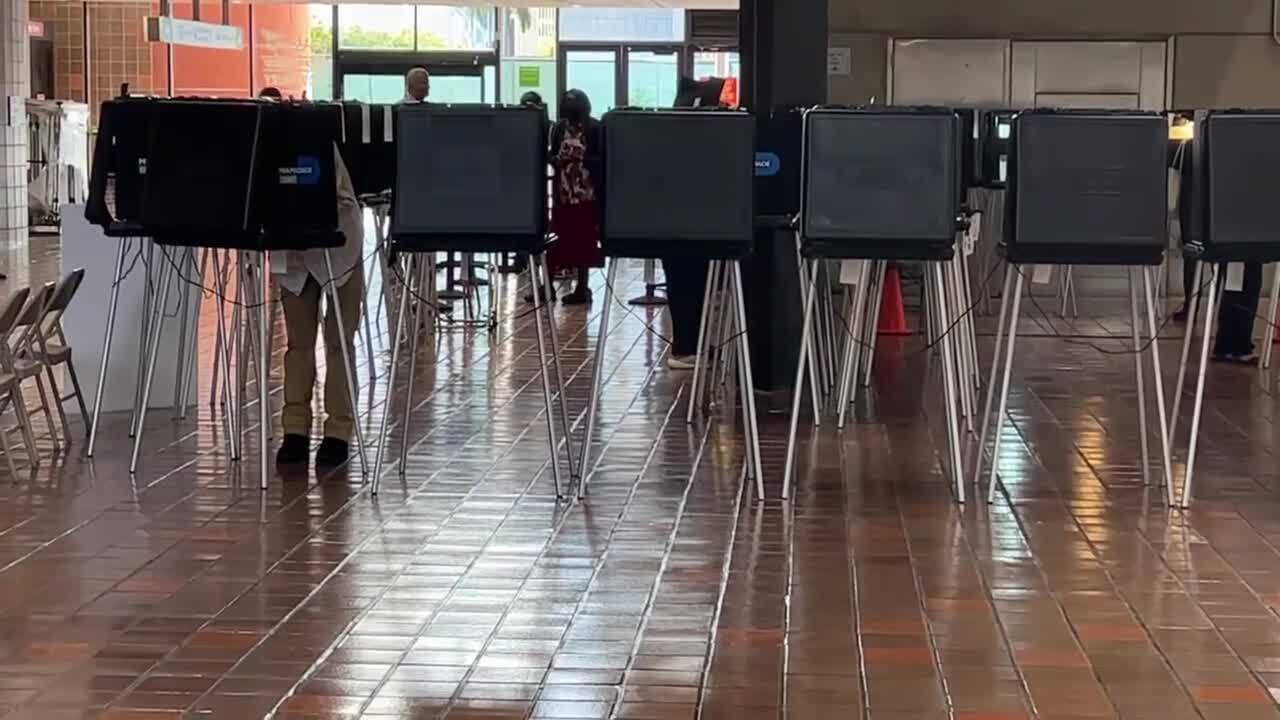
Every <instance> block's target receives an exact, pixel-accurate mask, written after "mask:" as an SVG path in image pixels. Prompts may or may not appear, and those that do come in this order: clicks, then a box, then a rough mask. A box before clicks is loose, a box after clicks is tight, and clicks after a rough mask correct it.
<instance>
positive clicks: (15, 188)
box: [0, 0, 31, 251]
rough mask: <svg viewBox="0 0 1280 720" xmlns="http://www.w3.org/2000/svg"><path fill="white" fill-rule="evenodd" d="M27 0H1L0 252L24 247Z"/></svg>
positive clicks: (28, 82) (28, 80)
mask: <svg viewBox="0 0 1280 720" xmlns="http://www.w3.org/2000/svg"><path fill="white" fill-rule="evenodd" d="M27 11H28V7H27V0H0V103H3V106H2V107H0V251H11V250H13V249H15V248H19V247H22V248H25V247H26V244H27V127H26V125H27V116H26V110H25V107H24V102H25V100H26V98H27V96H29V95H30V94H31V64H30V59H31V57H30V56H31V50H30V41H29V40H28V38H27Z"/></svg>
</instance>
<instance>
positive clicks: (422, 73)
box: [401, 66, 431, 103]
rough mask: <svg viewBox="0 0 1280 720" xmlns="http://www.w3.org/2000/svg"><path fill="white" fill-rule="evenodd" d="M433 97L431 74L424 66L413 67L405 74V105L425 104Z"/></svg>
mask: <svg viewBox="0 0 1280 720" xmlns="http://www.w3.org/2000/svg"><path fill="white" fill-rule="evenodd" d="M429 95H431V73H429V72H427V69H426V68H424V67H422V66H417V67H411V68H409V72H407V73H405V74H404V100H401V102H404V103H424V102H426V101H427V97H428V96H429Z"/></svg>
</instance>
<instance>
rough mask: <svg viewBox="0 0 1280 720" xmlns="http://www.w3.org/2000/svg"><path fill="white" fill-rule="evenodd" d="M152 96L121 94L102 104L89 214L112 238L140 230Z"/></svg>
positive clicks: (88, 200)
mask: <svg viewBox="0 0 1280 720" xmlns="http://www.w3.org/2000/svg"><path fill="white" fill-rule="evenodd" d="M155 102H156V101H155V100H153V99H151V98H130V97H122V98H118V99H115V100H108V101H106V102H104V103H102V107H101V108H100V110H99V112H98V137H97V140H96V141H95V143H94V147H93V170H92V172H91V173H90V175H89V196H88V198H87V200H86V203H85V218H86V219H87V220H88V221H89V222H91V223H93V224H95V225H98V226H100V227H102V229H103V231H104V232H105V233H106V235H107V236H108V237H133V236H137V235H142V234H143V232H142V226H141V225H140V224H139V222H140V216H141V210H142V181H143V178H144V175H145V173H146V169H147V144H148V143H149V141H150V122H151V111H152V108H153V107H154V105H155Z"/></svg>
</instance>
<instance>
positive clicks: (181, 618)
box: [0, 245, 1280, 720]
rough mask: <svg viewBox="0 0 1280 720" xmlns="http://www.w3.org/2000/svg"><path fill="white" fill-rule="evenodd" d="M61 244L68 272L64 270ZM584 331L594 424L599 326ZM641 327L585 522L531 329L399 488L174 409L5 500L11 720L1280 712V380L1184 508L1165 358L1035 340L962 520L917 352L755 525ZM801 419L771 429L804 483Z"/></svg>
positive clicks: (3, 561)
mask: <svg viewBox="0 0 1280 720" xmlns="http://www.w3.org/2000/svg"><path fill="white" fill-rule="evenodd" d="M31 257H32V261H33V263H34V267H33V269H32V271H31V277H34V278H42V277H46V276H48V275H50V274H52V272H53V271H52V268H53V267H55V266H56V261H57V254H56V246H54V247H49V246H46V245H38V246H36V247H34V248H33V249H32V252H31ZM14 276H15V277H14V279H12V280H10V285H12V284H13V283H15V282H21V281H22V278H21V273H14ZM639 287H640V285H639V276H638V274H637V273H636V272H635V271H634V268H633V269H632V271H630V272H628V273H627V274H626V283H625V285H624V286H622V287H619V288H618V289H619V291H620V292H621V294H622V295H624V296H627V297H630V296H631V295H634V294H638V292H639ZM0 289H2V288H0ZM513 297H514V295H513ZM599 306H600V301H599V300H597V303H596V307H595V308H594V309H593V310H594V311H595V312H598V311H599V309H600V307H599ZM1046 307H1048V303H1046ZM522 311H523V310H522V309H515V310H514V311H513V312H522ZM557 313H558V318H559V321H560V323H561V328H562V333H561V337H562V340H563V341H564V342H565V345H566V348H565V350H564V354H563V357H564V359H565V361H566V372H567V374H568V375H570V376H571V381H570V390H569V397H570V406H571V409H572V410H573V412H574V413H575V415H576V416H577V417H578V418H579V419H580V418H581V413H582V411H583V409H584V407H585V400H586V395H587V392H588V384H589V373H590V365H589V360H590V359H591V348H592V347H593V338H594V333H595V324H594V322H593V323H591V324H589V325H588V323H587V320H588V316H589V313H588V311H586V310H583V309H570V308H560V309H558V310H557ZM590 317H592V318H594V317H595V315H593V314H592V315H590ZM655 317H657V316H655ZM614 318H615V320H616V322H617V326H616V328H615V331H614V332H615V334H614V335H612V336H611V337H612V338H613V340H612V341H611V349H610V351H609V355H610V356H609V358H608V359H607V362H606V367H607V368H608V372H609V373H610V377H609V379H608V382H607V384H606V386H605V393H604V400H603V406H602V407H603V410H602V415H601V419H602V423H601V426H600V428H599V432H598V435H597V437H596V438H595V442H596V444H597V454H598V455H599V456H600V463H599V466H598V470H597V472H596V474H595V476H594V479H593V482H592V485H591V493H590V496H589V498H588V500H587V501H586V502H585V503H583V504H580V505H574V506H564V505H557V503H556V502H555V498H554V494H553V492H552V484H551V479H550V475H549V472H548V468H547V465H546V455H547V453H546V444H545V434H544V433H545V432H546V430H545V428H546V426H545V423H543V422H542V418H541V416H540V413H541V410H542V396H541V390H540V387H539V385H538V384H537V374H536V370H537V365H536V361H535V356H534V355H533V354H532V351H531V348H532V339H533V334H532V318H531V317H528V316H524V317H520V318H518V319H516V318H510V317H509V318H508V319H507V320H506V321H505V322H504V325H503V328H502V332H501V333H500V334H499V336H498V337H497V338H496V339H492V338H490V337H489V336H486V335H483V334H481V335H469V336H464V335H463V334H461V333H451V334H447V335H445V336H444V338H443V341H442V342H441V344H440V346H439V358H438V360H434V361H431V362H424V363H423V364H422V366H421V370H422V374H420V376H419V379H420V382H421V384H420V385H419V387H420V388H422V390H420V391H419V392H418V393H416V394H415V396H414V397H413V399H412V401H413V408H414V409H413V414H412V424H411V428H412V431H411V433H410V434H411V438H412V442H413V443H414V444H413V446H412V448H411V449H410V453H409V463H408V466H407V468H406V470H407V472H406V477H405V479H404V480H403V481H401V480H400V479H399V478H398V477H397V475H398V472H397V470H395V469H393V470H392V471H391V474H390V475H389V476H388V477H387V480H386V481H385V482H384V485H383V492H382V493H381V494H380V495H379V496H378V497H377V498H376V499H373V498H371V497H370V496H369V495H368V493H367V492H363V491H362V490H361V486H360V479H359V477H354V476H353V477H348V476H346V475H335V476H330V477H324V478H320V479H318V480H317V479H316V478H314V477H288V478H279V477H276V478H273V481H272V484H271V487H270V489H269V490H268V491H267V492H265V493H260V492H259V491H258V490H257V488H256V475H255V472H254V469H255V466H254V463H252V462H246V463H245V466H244V468H243V469H242V470H241V471H239V472H237V469H236V468H234V467H233V466H231V465H229V464H228V462H227V461H226V459H225V458H224V454H223V452H222V438H221V436H220V432H221V431H220V430H219V427H218V425H217V424H216V423H215V422H213V421H212V419H211V416H210V411H209V410H208V408H205V409H203V410H202V412H201V416H202V417H201V418H200V419H199V420H196V419H193V420H191V421H188V422H186V423H178V422H174V421H173V419H172V417H171V416H170V415H169V413H167V412H156V413H154V414H153V416H152V420H151V422H150V423H149V427H148V429H147V433H146V450H145V457H144V462H143V467H142V469H141V471H140V472H139V474H138V476H137V478H136V480H131V479H130V477H129V475H128V473H127V472H126V467H127V465H126V464H127V454H128V442H127V439H126V438H125V437H124V434H125V431H124V428H123V423H124V419H123V418H113V419H112V421H111V424H110V426H108V427H104V429H103V436H102V441H101V442H102V445H101V446H100V448H99V457H97V458H95V459H94V460H93V461H88V460H86V459H85V458H84V457H83V442H79V443H77V445H76V447H75V448H73V450H72V451H71V452H70V453H69V456H67V457H65V458H62V459H60V460H58V461H57V462H56V463H54V464H52V466H50V464H46V466H45V467H43V468H42V469H41V470H40V471H39V472H37V473H35V475H34V477H23V478H19V479H16V480H14V481H13V482H12V483H10V482H7V481H6V482H5V483H4V484H3V485H0V494H2V495H3V501H2V502H0V717H3V718H4V719H5V720H67V719H69V718H89V717H93V718H98V717H102V718H111V719H113V720H125V719H130V720H167V719H168V718H178V717H193V718H206V717H207V718H228V719H229V720H239V719H241V718H259V717H263V716H264V715H266V714H268V713H274V714H275V717H277V718H316V719H319V718H356V717H364V718H371V719H373V718H382V719H384V720H389V719H391V718H434V717H440V716H447V717H448V718H450V719H451V720H461V719H463V718H524V717H534V718H621V719H628V720H640V719H652V720H656V719H658V718H682V719H691V718H703V719H705V720H713V719H715V720H718V719H721V718H726V719H727V718H787V719H789V720H807V719H809V718H822V719H826V718H865V717H870V718H873V719H874V720H934V719H935V718H949V717H954V718H963V719H964V720H1020V719H1022V718H1032V717H1036V718H1042V719H1044V720H1068V719H1084V718H1113V717H1115V718H1126V719H1131V720H1183V719H1184V718H1204V719H1205V720H1254V719H1255V718H1280V710H1278V709H1277V704H1276V702H1277V701H1276V697H1280V618H1278V617H1277V615H1276V611H1275V607H1276V606H1280V496H1278V495H1277V492H1276V488H1277V487H1280V482H1278V479H1280V478H1278V473H1277V470H1276V467H1275V465H1276V462H1275V458H1274V455H1273V445H1274V444H1275V440H1274V438H1275V437H1276V436H1277V435H1276V433H1277V426H1276V424H1275V423H1274V422H1273V418H1274V416H1275V414H1276V408H1277V407H1278V405H1277V401H1276V397H1275V394H1274V387H1275V384H1274V383H1275V379H1274V378H1271V377H1269V376H1268V375H1266V374H1260V373H1257V372H1255V371H1249V370H1244V369H1239V368H1215V371H1214V377H1213V383H1212V395H1211V397H1210V400H1209V406H1208V410H1207V413H1206V417H1207V422H1206V427H1205V436H1204V438H1205V440H1204V455H1203V456H1202V457H1203V465H1202V467H1203V473H1204V474H1203V475H1202V476H1201V479H1202V480H1201V482H1200V485H1199V492H1198V495H1199V497H1198V498H1197V502H1196V504H1195V506H1194V509H1193V510H1191V511H1190V512H1187V513H1181V512H1170V511H1168V510H1166V509H1165V508H1164V507H1163V506H1162V502H1161V497H1162V496H1161V493H1160V491H1159V490H1158V489H1155V488H1147V487H1144V486H1143V485H1142V483H1141V479H1140V473H1139V471H1138V456H1137V450H1136V435H1135V433H1136V420H1135V418H1134V414H1135V413H1134V409H1133V406H1134V401H1135V395H1134V392H1133V391H1132V389H1131V388H1132V381H1131V376H1130V373H1131V372H1132V361H1131V358H1129V357H1128V356H1125V355H1104V354H1100V353H1098V352H1096V351H1095V350H1094V349H1093V348H1091V347H1088V346H1086V345H1082V344H1079V343H1077V342H1067V341H1065V340H1060V339H1054V338H1048V337H1040V338H1035V337H1031V338H1028V339H1027V340H1026V342H1025V344H1024V345H1022V348H1023V349H1024V351H1023V353H1022V355H1021V356H1020V361H1019V367H1020V371H1019V373H1018V379H1017V381H1016V383H1015V385H1014V392H1013V394H1012V397H1011V405H1010V407H1011V417H1012V419H1013V424H1012V426H1010V427H1009V428H1008V430H1007V431H1006V432H1007V436H1006V437H1007V438H1008V440H1009V442H1008V443H1007V444H1006V452H1005V455H1004V457H1003V458H1002V460H1001V461H1002V468H1003V477H1004V480H1005V482H1006V484H1007V490H1006V492H1004V493H1002V494H1001V495H1000V497H999V499H998V502H997V503H996V504H995V505H994V506H991V507H988V506H986V505H985V504H981V503H971V504H970V505H968V506H966V507H958V506H956V505H955V504H954V503H953V502H952V500H951V494H950V492H949V490H948V487H947V485H946V484H945V483H944V481H943V475H942V473H941V470H940V464H939V463H940V460H939V458H940V447H941V443H942V438H943V437H944V436H943V433H942V428H941V425H940V423H939V422H938V421H937V413H936V411H935V408H934V406H933V402H934V398H936V397H937V396H938V394H939V392H938V389H937V388H938V385H937V382H938V378H937V376H936V369H937V368H936V366H937V363H936V362H933V361H931V360H930V359H929V358H928V356H927V355H924V354H921V353H919V352H917V351H916V350H917V348H918V345H913V344H912V343H911V341H906V342H905V343H887V344H886V346H885V347H884V348H882V352H881V355H880V357H879V360H878V367H877V370H876V378H875V382H874V388H873V391H872V393H871V395H870V397H869V398H863V399H861V400H860V401H859V404H858V407H857V411H856V413H855V422H854V423H853V424H851V425H850V427H849V428H848V429H847V430H845V431H844V433H843V434H837V433H836V432H835V431H834V430H833V429H831V428H829V427H824V428H823V429H822V430H820V431H818V432H816V433H810V432H808V431H806V432H804V433H802V436H803V437H804V438H805V444H804V446H803V447H802V448H801V458H802V464H801V469H802V473H801V478H800V480H799V485H798V492H797V495H796V498H795V500H794V501H793V502H791V503H790V504H783V503H781V502H779V501H777V500H770V501H767V502H765V503H756V502H754V501H753V499H752V498H751V497H750V495H749V494H747V493H746V492H744V486H743V483H742V482H741V479H740V454H741V447H740V445H739V444H738V440H737V437H738V436H737V434H736V433H734V432H733V430H732V428H731V427H727V426H725V427H719V426H717V427H710V428H709V427H707V426H705V425H702V424H697V425H694V426H687V425H686V424H685V423H684V413H683V408H684V402H685V400H686V398H685V393H686V391H687V388H686V387H685V380H686V377H685V376H684V375H680V374H675V373H671V372H668V371H667V370H666V369H665V368H664V367H663V365H662V360H663V357H664V352H665V350H664V345H663V343H662V342H661V341H660V340H658V339H656V338H655V337H654V336H653V335H652V334H650V333H649V332H647V331H646V330H645V328H644V326H643V324H642V323H641V322H640V320H639V319H638V318H637V317H636V316H633V315H628V314H626V313H621V312H617V313H614ZM1089 318H1091V319H1089ZM1089 318H1087V319H1086V320H1085V321H1082V323H1080V325H1089V326H1090V327H1091V328H1092V327H1094V326H1095V325H1096V328H1097V329H1098V330H1097V332H1093V331H1088V332H1086V334H1096V335H1101V336H1105V335H1107V334H1116V335H1119V337H1120V340H1118V341H1116V340H1098V341H1095V342H1102V343H1112V344H1113V345H1114V346H1115V347H1116V349H1120V348H1122V347H1123V345H1122V342H1124V341H1125V340H1126V338H1125V336H1124V333H1125V332H1126V330H1125V326H1124V324H1123V323H1116V322H1115V321H1114V320H1113V319H1112V318H1110V316H1107V315H1105V314H1104V315H1102V316H1089ZM1043 323H1044V321H1043V319H1041V320H1040V324H1042V325H1043ZM1035 324H1036V323H1035V322H1034V321H1033V320H1031V319H1030V318H1029V319H1028V325H1029V326H1034V325H1035ZM656 327H657V328H658V329H659V330H664V329H665V320H661V319H658V320H656ZM916 342H917V343H918V341H916ZM1167 347H1168V348H1169V351H1168V352H1166V353H1165V356H1166V358H1167V359H1168V360H1170V361H1172V360H1173V356H1174V355H1175V353H1174V352H1173V349H1174V348H1176V343H1174V342H1173V341H1170V342H1168V343H1167ZM1169 364H1170V372H1171V371H1172V370H1171V368H1172V363H1171V362H1170V363H1169ZM277 379H278V378H277ZM384 395H385V388H384V387H382V385H381V383H379V384H378V385H377V386H376V387H375V388H374V389H372V390H370V391H369V394H368V396H367V397H366V398H365V401H366V402H370V404H372V405H373V406H374V412H373V413H372V414H371V416H370V417H369V418H368V422H369V424H370V425H369V426H370V427H376V420H377V419H378V418H379V417H380V413H381V400H382V398H383V397H384ZM402 402H403V391H399V392H398V393H397V394H396V401H395V405H396V407H397V408H399V406H400V403H402ZM204 404H206V403H204V402H202V405H204ZM930 414H932V416H933V419H932V420H929V419H927V418H928V417H929V415H930ZM1184 427H1185V425H1184ZM784 430H785V423H784V418H783V416H780V415H771V416H767V417H765V418H764V441H765V447H764V451H765V463H766V465H767V467H768V468H770V469H771V475H770V478H769V483H768V484H769V490H770V493H771V495H773V496H776V495H777V492H778V487H779V484H778V480H779V478H778V475H780V472H781V465H782V463H781V457H782V452H783V447H784V437H785V436H784ZM396 437H397V438H398V435H397V436H396ZM397 442H398V440H396V441H393V442H392V445H391V449H392V450H393V451H395V450H396V449H397V444H396V443H397ZM1153 446H1154V445H1153ZM250 449H251V448H250ZM250 457H253V455H252V454H251V455H250ZM1273 688H1274V689H1273Z"/></svg>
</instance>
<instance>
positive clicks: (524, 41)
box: [502, 8, 556, 58]
mask: <svg viewBox="0 0 1280 720" xmlns="http://www.w3.org/2000/svg"><path fill="white" fill-rule="evenodd" d="M502 54H503V55H505V56H506V57H516V58H554V57H555V56H556V11H555V9H553V8H505V9H503V10H502Z"/></svg>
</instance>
